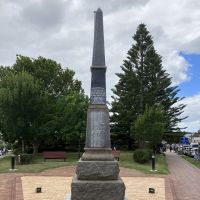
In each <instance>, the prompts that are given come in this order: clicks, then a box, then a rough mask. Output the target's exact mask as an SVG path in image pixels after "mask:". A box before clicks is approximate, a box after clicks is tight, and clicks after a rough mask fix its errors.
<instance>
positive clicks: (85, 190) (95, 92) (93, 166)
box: [71, 9, 125, 200]
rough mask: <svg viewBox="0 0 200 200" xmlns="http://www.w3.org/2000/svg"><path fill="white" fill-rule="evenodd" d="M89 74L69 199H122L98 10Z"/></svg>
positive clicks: (101, 14) (122, 188) (100, 20)
mask: <svg viewBox="0 0 200 200" xmlns="http://www.w3.org/2000/svg"><path fill="white" fill-rule="evenodd" d="M91 73H92V80H91V94H90V105H89V108H88V112H87V130H86V144H85V152H84V154H83V155H82V157H81V159H80V160H79V162H78V164H77V167H76V175H75V176H74V178H73V180H72V184H71V200H124V195H125V185H124V183H123V181H122V179H121V178H120V177H119V164H118V162H117V161H116V160H114V157H113V155H112V150H111V144H110V125H109V111H108V108H107V105H106V78H105V73H106V66H105V53H104V33H103V13H102V11H101V9H98V10H97V11H96V12H95V26H94V46H93V59H92V66H91Z"/></svg>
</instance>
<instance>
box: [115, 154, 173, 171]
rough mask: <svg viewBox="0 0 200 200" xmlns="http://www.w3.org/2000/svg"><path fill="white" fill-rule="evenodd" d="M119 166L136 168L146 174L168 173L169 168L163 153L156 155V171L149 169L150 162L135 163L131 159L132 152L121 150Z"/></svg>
mask: <svg viewBox="0 0 200 200" xmlns="http://www.w3.org/2000/svg"><path fill="white" fill-rule="evenodd" d="M119 164H120V166H122V167H126V168H130V169H136V170H139V171H142V172H145V173H147V174H149V173H152V174H168V173H169V170H168V167H167V163H166V159H165V156H164V155H156V170H157V171H156V172H152V171H150V170H151V169H152V167H151V162H149V163H146V164H139V163H136V162H135V161H134V160H133V152H128V151H127V152H126V151H124V152H121V154H120V162H119Z"/></svg>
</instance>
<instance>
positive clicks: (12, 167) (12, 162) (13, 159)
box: [11, 156, 15, 170]
mask: <svg viewBox="0 0 200 200" xmlns="http://www.w3.org/2000/svg"><path fill="white" fill-rule="evenodd" d="M11 169H12V170H14V169H15V156H11Z"/></svg>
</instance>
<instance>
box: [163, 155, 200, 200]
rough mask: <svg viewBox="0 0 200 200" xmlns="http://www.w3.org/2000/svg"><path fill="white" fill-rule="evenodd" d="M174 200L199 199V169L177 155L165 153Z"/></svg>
mask: <svg viewBox="0 0 200 200" xmlns="http://www.w3.org/2000/svg"><path fill="white" fill-rule="evenodd" d="M166 158H167V163H168V167H169V170H170V175H169V178H170V184H171V186H172V193H173V196H174V200H200V189H199V186H200V169H198V168H196V167H194V166H193V165H191V164H190V163H188V162H187V161H185V160H184V159H182V158H181V157H180V156H179V155H177V154H176V153H174V152H172V153H170V152H167V153H166Z"/></svg>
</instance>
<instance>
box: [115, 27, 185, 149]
mask: <svg viewBox="0 0 200 200" xmlns="http://www.w3.org/2000/svg"><path fill="white" fill-rule="evenodd" d="M133 39H134V40H135V43H134V44H133V45H132V48H131V49H130V50H129V51H128V56H127V58H126V60H124V62H123V65H122V66H121V69H122V72H121V73H117V76H118V77H119V82H118V83H117V84H116V85H115V87H114V88H113V89H112V91H113V93H114V95H113V96H112V98H113V102H112V108H111V112H112V114H113V115H112V117H111V122H112V126H111V128H112V129H111V130H112V138H113V141H115V142H116V143H119V144H127V145H128V147H129V148H131V146H132V144H133V139H132V137H131V134H130V132H131V125H134V123H135V121H136V119H137V117H138V116H139V114H143V113H144V110H145V107H146V106H153V105H160V106H162V107H163V109H164V117H165V124H166V125H165V126H166V127H165V130H166V132H167V133H172V132H176V131H177V130H179V128H178V126H177V125H178V122H180V121H182V120H183V119H184V118H180V114H181V113H182V112H183V109H184V107H185V105H183V104H180V103H179V104H178V102H179V101H180V100H181V99H182V98H179V97H177V93H178V91H179V89H178V87H177V86H175V87H173V86H171V84H172V81H171V77H170V76H169V74H168V73H167V72H166V70H164V69H163V66H162V60H161V56H159V55H158V54H157V52H156V51H155V49H154V46H153V40H152V37H151V35H150V34H149V31H148V30H147V28H146V26H145V24H140V25H139V26H138V28H137V31H136V33H135V35H134V36H133Z"/></svg>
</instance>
